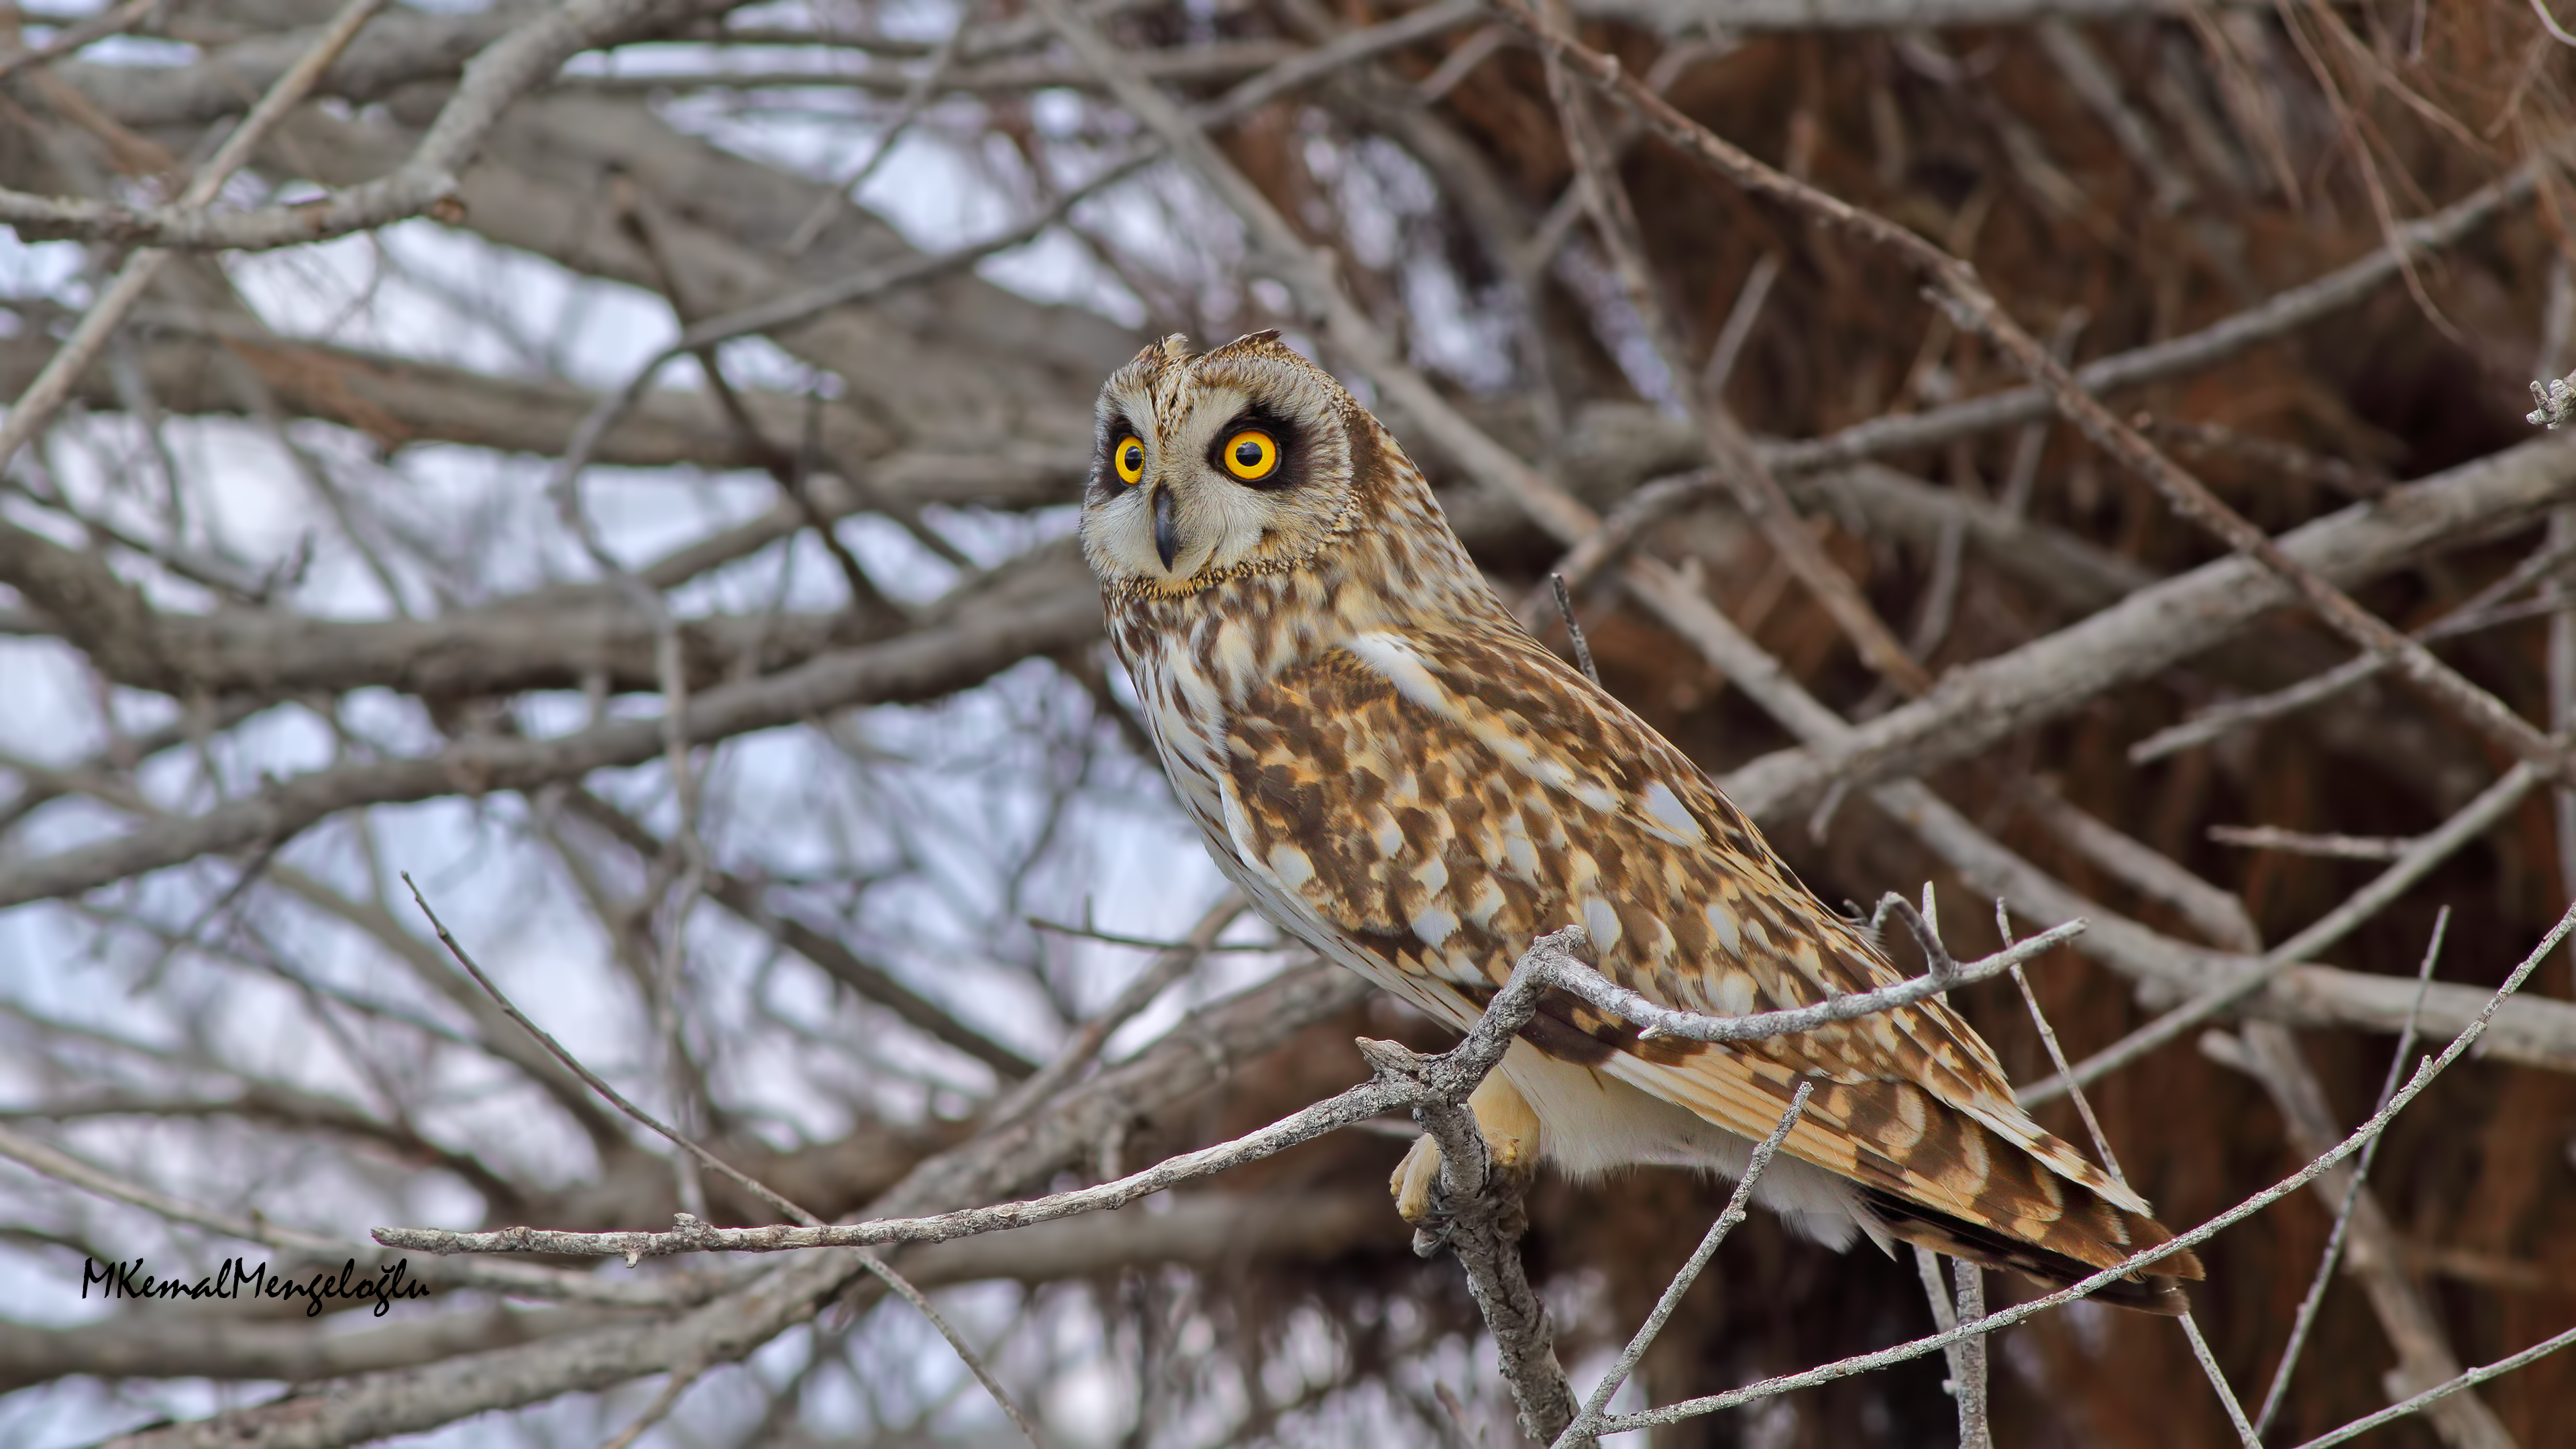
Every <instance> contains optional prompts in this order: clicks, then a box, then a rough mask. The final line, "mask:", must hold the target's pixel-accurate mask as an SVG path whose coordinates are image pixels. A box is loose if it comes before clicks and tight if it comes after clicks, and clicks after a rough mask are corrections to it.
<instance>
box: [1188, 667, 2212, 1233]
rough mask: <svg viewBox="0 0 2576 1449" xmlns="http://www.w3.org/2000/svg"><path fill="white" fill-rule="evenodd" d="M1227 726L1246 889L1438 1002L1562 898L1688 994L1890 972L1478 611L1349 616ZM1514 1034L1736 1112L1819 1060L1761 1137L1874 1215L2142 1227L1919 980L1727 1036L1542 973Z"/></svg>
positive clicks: (1600, 945)
mask: <svg viewBox="0 0 2576 1449" xmlns="http://www.w3.org/2000/svg"><path fill="white" fill-rule="evenodd" d="M1226 743H1227V756H1228V760H1227V771H1228V772H1227V775H1226V776H1225V778H1223V779H1222V780H1221V781H1220V785H1221V794H1222V796H1223V810H1224V816H1225V822H1224V823H1225V829H1226V834H1227V835H1228V837H1230V839H1231V841H1232V843H1233V846H1234V853H1235V855H1236V857H1237V859H1236V861H1235V866H1236V868H1237V870H1238V871H1239V872H1241V874H1242V875H1243V876H1244V878H1246V879H1247V881H1248V883H1250V884H1252V885H1253V886H1254V887H1255V888H1256V893H1257V894H1258V895H1259V896H1260V897H1262V898H1264V900H1265V903H1266V904H1268V905H1270V906H1271V908H1272V909H1273V911H1274V912H1275V913H1283V914H1285V915H1287V916H1289V917H1291V918H1292V919H1291V920H1290V921H1287V922H1283V924H1293V925H1298V926H1302V927H1304V928H1305V929H1304V930H1303V931H1302V932H1301V934H1306V935H1308V937H1309V939H1310V940H1314V941H1315V942H1316V943H1317V944H1318V945H1329V946H1331V947H1337V948H1339V949H1336V950H1334V951H1333V952H1332V954H1335V955H1339V956H1342V957H1344V958H1345V959H1348V958H1350V957H1351V956H1352V955H1353V954H1357V955H1358V956H1360V957H1363V958H1365V959H1363V960H1361V961H1358V962H1355V963H1354V964H1360V965H1362V966H1363V968H1364V969H1368V970H1369V974H1371V975H1373V976H1376V977H1378V978H1379V979H1380V980H1382V981H1386V982H1387V983H1388V984H1390V985H1394V986H1396V987H1397V988H1398V989H1399V990H1401V991H1402V993H1403V994H1404V995H1406V996H1407V997H1409V998H1411V999H1413V1000H1414V1001H1415V1003H1416V1004H1417V1005H1421V1006H1423V1007H1425V1008H1426V1009H1428V1010H1430V1011H1431V1012H1433V1013H1434V1014H1435V1015H1438V1016H1442V1017H1445V1018H1447V1019H1449V1020H1450V1021H1452V1022H1453V1023H1457V1024H1459V1025H1461V1026H1463V1025H1465V1024H1467V1023H1470V1022H1472V1021H1474V1019H1475V1018H1476V1016H1477V1014H1478V1013H1479V1012H1480V1011H1481V1010H1482V1007H1483V1004H1484V1002H1485V1001H1487V1000H1489V999H1491V997H1492V995H1493V993H1494V991H1495V990H1496V989H1497V988H1498V987H1499V986H1500V985H1501V983H1502V982H1503V981H1504V980H1505V979H1506V978H1507V977H1508V976H1509V974H1510V972H1511V968H1512V965H1513V963H1514V962H1515V961H1516V960H1517V958H1518V956H1519V954H1520V952H1521V951H1523V950H1524V949H1526V947H1527V945H1528V943H1529V942H1530V941H1531V940H1533V939H1535V938H1536V937H1538V936H1541V935H1544V934H1546V933H1547V932H1549V931H1553V930H1555V929H1557V928H1559V927H1561V926H1565V925H1568V924H1580V925H1582V926H1583V927H1584V928H1585V929H1586V930H1587V931H1588V932H1589V933H1590V935H1591V938H1592V943H1593V947H1594V950H1595V953H1596V959H1597V964H1598V966H1599V968H1600V970H1601V971H1602V972H1603V974H1605V975H1607V976H1608V977H1610V978H1611V979H1612V980H1614V981H1617V982H1619V983H1620V984H1622V985H1624V986H1627V987H1629V988H1630V989H1632V990H1635V991H1637V992H1639V993H1641V994H1643V995H1645V996H1646V997H1647V998H1649V999H1650V1000H1653V1001H1656V1002H1658V1003H1661V1004H1663V1005H1666V1006H1671V1007H1677V1008H1681V1009H1684V1010H1689V1011H1697V1012H1703V1013H1711V1014H1718V1015H1741V1014H1744V1013H1748V1012H1754V1011H1764V1010H1771V1009H1775V1008H1780V1007H1790V1006H1803V1005H1809V1004H1812V1003H1814V1002H1817V1001H1820V1000H1822V999H1824V998H1825V997H1826V996H1827V995H1829V994H1837V993H1848V992H1855V991H1866V990H1869V989H1871V988H1874V987H1878V986H1883V985H1887V984H1890V983H1892V982H1895V981H1898V980H1901V979H1902V973H1900V972H1899V971H1897V970H1896V969H1895V968H1894V967H1893V966H1892V965H1891V964H1889V962H1888V961H1887V960H1886V959H1885V958H1884V957H1883V956H1881V955H1880V954H1879V952H1878V951H1877V949H1876V948H1875V947H1874V946H1873V945H1872V944H1871V943H1870V942H1869V941H1868V940H1867V939H1866V938H1865V937H1863V936H1862V935H1861V934H1860V933H1859V932H1858V931H1856V930H1855V929H1853V928H1852V927H1851V926H1850V925H1849V924H1848V923H1846V922H1844V921H1843V920H1842V919H1841V917H1839V916H1837V915H1836V914H1834V913H1833V912H1832V911H1831V910H1829V909H1827V908H1826V907H1824V906H1823V905H1822V904H1821V903H1820V902H1818V901H1817V900H1816V899H1815V898H1814V896H1812V895H1811V894H1810V893H1809V892H1808V891H1807V890H1806V888H1805V887H1804V886H1802V885H1800V884H1799V883H1798V881H1797V880H1796V878H1795V877H1794V876H1792V875H1791V874H1790V872H1789V870H1788V868H1787V867H1786V866H1785V865H1783V864H1782V863H1781V862H1780V861H1779V859H1778V858H1777V857H1776V856H1774V855H1773V854H1772V853H1771V851H1770V849H1769V848H1768V847H1767V846H1766V845H1764V844H1763V842H1762V840H1761V838H1760V837H1759V835H1757V834H1756V833H1755V831H1754V829H1753V826H1752V824H1751V823H1750V822H1749V821H1748V820H1747V819H1746V818H1745V817H1744V815H1743V814H1742V813H1741V812H1740V811H1738V810H1737V809H1736V808H1735V807H1734V806H1733V805H1732V804H1731V803H1729V802H1728V801H1727V800H1726V798H1725V797H1724V796H1723V795H1721V794H1719V793H1718V791H1717V789H1716V788H1715V787H1714V786H1713V785H1711V784H1709V783H1708V781H1707V780H1706V778H1705V777H1704V776H1702V775H1701V773H1700V772H1699V770H1698V769H1697V767H1695V766H1694V765H1693V764H1692V763H1691V762H1690V760H1689V759H1688V758H1687V757H1686V756H1684V755H1682V754H1681V752H1680V751H1678V750H1676V749H1674V748H1673V747H1672V746H1671V745H1670V744H1668V743H1667V742H1666V741H1665V740H1664V739H1663V738H1662V737H1661V736H1660V735H1658V734H1656V733H1655V732H1654V730H1653V729H1651V728H1650V727H1648V726H1647V725H1646V724H1645V723H1644V722H1643V721H1642V720H1639V719H1638V718H1637V717H1636V716H1635V715H1633V714H1631V713H1629V712H1628V711H1627V710H1626V709H1625V708H1624V707H1623V706H1621V705H1620V704H1619V703H1618V702H1617V701H1616V700H1613V699H1611V698H1610V697H1609V696H1608V695H1607V694H1605V693H1603V692H1602V691H1600V690H1599V689H1597V688H1596V687H1594V686H1593V685H1592V684H1591V683H1590V682H1589V681H1588V680H1585V679H1583V678H1582V677H1580V676H1579V675H1576V674H1575V673H1574V672H1573V671H1571V670H1569V669H1567V668H1566V667H1565V666H1564V665H1563V664H1561V663H1560V662H1559V661H1558V660H1557V659H1556V658H1555V656H1554V655H1552V654H1549V653H1548V652H1547V651H1545V650H1544V649H1542V648H1540V647H1539V646H1538V645H1537V643H1536V642H1535V641H1534V640H1531V639H1529V638H1528V637H1527V636H1526V635H1523V634H1520V633H1519V632H1518V631H1516V630H1509V629H1506V628H1505V627H1503V626H1500V625H1499V624H1497V625H1494V626H1491V627H1486V626H1482V625H1481V624H1476V623H1474V622H1473V621H1471V626H1470V627H1469V628H1467V629H1462V630H1460V631H1458V632H1450V633H1425V632H1408V633H1405V634H1403V635H1397V634H1393V633H1369V634H1359V635H1355V636H1352V637H1351V638H1349V639H1347V640H1345V641H1343V643H1342V644H1341V645H1340V646H1339V647H1336V648H1331V649H1327V650H1325V651H1323V652H1322V653H1321V654H1320V655H1318V656H1317V657H1315V658H1314V659H1312V660H1311V661H1309V662H1307V663H1305V664H1302V665H1299V666H1296V667H1293V668H1291V669H1289V670H1287V671H1285V672H1284V673H1282V674H1280V675H1278V676H1276V677H1275V678H1274V679H1273V680H1272V681H1270V682H1269V683H1268V684H1267V685H1265V686H1262V687H1260V688H1259V689H1258V690H1257V691H1256V693H1255V696H1254V697H1253V698H1251V699H1248V700H1245V701H1242V703H1241V706H1240V707H1239V708H1238V709H1237V710H1235V711H1234V712H1233V716H1232V718H1231V719H1230V721H1229V726H1228V737H1227V742H1226ZM1299 918H1301V919H1299ZM1524 1036H1525V1037H1527V1038H1528V1039H1529V1040H1530V1041H1531V1043H1532V1044H1533V1045H1535V1046H1537V1047H1538V1048H1539V1049H1540V1050H1542V1051H1544V1052H1546V1053H1548V1054H1549V1055H1551V1056H1555V1057H1559V1058H1562V1059H1565V1060H1569V1061H1574V1062H1577V1063H1580V1064H1583V1065H1586V1066H1591V1067H1594V1068H1596V1069H1598V1070H1601V1071H1604V1072H1607V1073H1609V1074H1611V1075H1613V1076H1616V1077H1618V1078H1620V1079H1623V1080H1625V1081H1628V1082H1630V1083H1632V1084H1633V1085H1635V1086H1637V1087H1639V1088H1641V1089H1642V1090H1644V1091H1646V1092H1647V1093H1649V1094H1651V1095H1653V1096H1655V1097H1658V1098H1661V1099H1663V1100H1665V1101H1668V1102H1672V1103H1674V1104H1676V1105H1679V1106H1682V1107H1685V1108H1687V1109H1689V1110H1690V1111H1692V1112H1694V1113H1696V1114H1698V1115H1699V1116H1700V1117H1701V1118H1703V1119H1705V1120H1707V1121H1710V1122H1713V1123H1716V1124H1717V1125H1719V1126H1721V1127H1725V1128H1727V1129H1729V1130H1731V1131H1734V1132H1737V1133H1740V1134H1743V1135H1745V1136H1748V1137H1753V1138H1760V1137H1763V1136H1765V1135H1767V1134H1768V1133H1769V1132H1770V1131H1771V1129H1772V1128H1773V1127H1774V1126H1775V1125H1776V1124H1777V1123H1778V1121H1779V1118H1780V1116H1781V1114H1782V1112H1783V1111H1784V1110H1785V1109H1786V1106H1787V1103H1788V1100H1789V1098H1790V1096H1791V1094H1792V1093H1793V1092H1794V1091H1795V1090H1796V1084H1797V1081H1798V1079H1799V1078H1801V1077H1815V1078H1820V1079H1822V1080H1821V1082H1820V1084H1819V1087H1818V1090H1817V1092H1816V1094H1815V1096H1814V1098H1813V1099H1812V1101H1811V1102H1810V1104H1809V1107H1808V1109H1807V1112H1806V1114H1805V1116H1804V1117H1803V1118H1802V1120H1801V1122H1800V1123H1799V1125H1798V1127H1797V1128H1796V1129H1795V1130H1794V1131H1793V1132H1792V1133H1791V1135H1790V1136H1789V1138H1788V1139H1787V1141H1786V1143H1785V1147H1786V1149H1787V1150H1788V1151H1789V1152H1790V1153H1792V1154H1793V1155H1795V1156H1797V1157H1800V1158H1803V1159H1805V1160H1807V1161H1809V1162H1813V1163H1815V1164H1817V1165H1818V1166H1821V1167H1824V1168H1826V1169H1828V1170H1830V1171H1833V1172H1835V1173H1838V1174H1840V1175H1842V1176H1844V1177H1846V1178H1849V1179H1852V1180H1854V1181H1856V1182H1858V1183H1860V1184H1861V1185H1862V1187H1863V1189H1864V1190H1865V1192H1866V1193H1867V1194H1868V1195H1869V1197H1870V1200H1871V1202H1872V1205H1873V1207H1874V1208H1876V1209H1877V1210H1879V1211H1880V1213H1881V1216H1882V1217H1883V1218H1885V1219H1887V1220H1888V1223H1889V1226H1891V1227H1894V1228H1896V1229H1897V1230H1898V1233H1899V1236H1906V1237H1914V1238H1916V1239H1917V1240H1923V1239H1925V1238H1927V1237H1943V1235H1945V1234H1946V1235H1947V1236H1946V1238H1944V1242H1943V1245H1944V1246H1947V1245H1948V1243H1949V1241H1950V1240H1954V1239H1958V1238H1959V1237H1960V1235H1961V1233H1963V1232H1967V1233H1970V1234H1983V1235H2002V1236H2005V1237H2008V1238H2010V1239H2012V1240H2015V1241H2017V1242H2020V1243H2028V1244H2034V1245H2037V1246H2040V1247H2042V1248H2044V1249H2046V1250H2048V1251H2049V1252H2052V1253H2059V1254H2063V1255H2064V1256H2066V1257H2069V1258H2073V1259H2075V1260H2076V1261H2078V1262H2083V1263H2091V1264H2094V1265H2096V1266H2108V1265H2109V1264H2111V1263H2113V1262H2116V1261H2118V1260H2119V1259H2120V1258H2121V1257H2123V1256H2125V1255H2126V1254H2127V1253H2129V1252H2132V1251H2135V1250H2136V1248H2137V1247H2139V1246H2144V1245H2145V1244H2148V1243H2153V1242H2158V1241H2162V1240H2163V1239H2164V1238H2165V1237H2166V1236H2167V1234H2166V1233H2165V1232H2164V1230H2163V1229H2162V1228H2161V1227H2158V1226H2157V1225H2155V1223H2154V1222H2153V1221H2152V1218H2151V1217H2150V1209H2149V1208H2148V1206H2147V1204H2146V1203H2145V1201H2144V1200H2142V1199H2141V1198H2139V1197H2138V1195H2137V1194H2136V1193H2134V1192H2132V1191H2130V1190H2129V1189H2128V1188H2127V1187H2125V1186H2124V1185H2122V1184H2120V1183H2118V1182H2115V1181H2114V1180H2112V1179H2111V1178H2110V1177H2109V1176H2108V1175H2106V1174H2105V1173H2103V1172H2102V1171H2101V1170H2100V1169H2099V1168H2097V1167H2095V1166H2094V1165H2093V1164H2092V1163H2091V1162H2089V1161H2086V1160H2085V1159H2084V1158H2083V1157H2082V1156H2081V1155H2079V1154H2078V1153H2077V1152H2075V1151H2074V1149H2073V1148H2071V1147H2069V1146H2068V1145H2067V1144H2066V1143H2064V1142H2062V1141H2060V1140H2058V1139H2057V1138H2055V1137H2052V1136H2050V1135H2049V1134H2048V1133H2046V1132H2043V1131H2041V1130H2040V1128H2039V1127H2038V1126H2037V1125H2036V1124H2035V1123H2033V1122H2032V1121H2031V1120H2030V1119H2029V1118H2028V1117H2027V1116H2025V1115H2024V1114H2023V1113H2022V1112H2021V1110H2020V1109H2019V1108H2018V1107H2017V1106H2015V1104H2014V1102H2013V1099H2012V1092H2011V1089H2010V1087H2009V1085H2008V1083H2007V1081H2006V1079H2005V1076H2004V1073H2003V1069H2002V1067H2001V1065H2000V1064H1999V1063H1998V1062H1997V1061H1996V1059H1995V1057H1994V1053H1993V1052H1992V1050H1991V1049H1990V1048H1988V1047H1987V1045H1986V1044H1985V1042H1984V1041H1983V1040H1981V1039H1980V1038H1979V1037H1978V1036H1977V1034H1976V1033H1975V1032H1974V1031H1973V1030H1971V1029H1970V1028H1969V1026H1968V1025H1967V1023H1966V1022H1965V1021H1964V1020H1962V1019H1961V1018H1960V1017H1959V1016H1958V1014H1957V1013H1956V1012H1954V1011H1952V1010H1951V1009H1950V1008H1949V1006H1948V1005H1947V1004H1945V1003H1942V1002H1940V1001H1937V1000H1936V1001H1926V1002H1924V1003H1921V1004H1919V1005H1916V1006H1912V1007H1907V1008H1904V1009H1902V1010H1899V1011H1892V1012H1882V1013H1879V1014H1877V1015H1873V1016H1867V1017H1862V1018H1859V1019H1856V1020H1852V1021H1847V1022H1838V1023H1834V1024H1831V1025H1828V1026H1826V1027H1823V1028H1821V1029H1819V1030H1817V1031H1814V1032H1810V1033H1806V1034H1803V1035H1799V1036H1795V1037H1784V1038H1778V1039H1774V1040H1770V1041H1764V1042H1753V1043H1745V1044H1741V1045H1737V1046H1732V1047H1729V1046H1716V1045H1710V1044H1705V1043H1691V1042H1675V1041H1669V1040H1663V1039H1658V1040H1655V1041H1641V1040H1639V1037H1638V1033H1637V1031H1636V1029H1635V1028H1633V1027H1631V1026H1629V1025H1628V1024H1627V1023H1625V1022H1623V1021H1621V1020H1619V1019H1617V1018H1615V1017H1608V1016H1605V1015H1604V1014H1603V1013H1601V1012H1599V1011H1596V1010H1595V1009H1593V1008H1592V1007H1591V1006H1589V1005H1587V1004H1585V1003H1582V1002H1580V1001H1577V1000H1574V999H1573V998H1570V997H1565V996H1563V995H1561V994H1558V993H1550V999H1549V1000H1548V1001H1546V1002H1545V1003H1544V1004H1543V1006H1542V1008H1541V1012H1540V1015H1539V1017H1538V1018H1537V1019H1536V1020H1534V1021H1533V1022H1532V1024H1531V1026H1530V1027H1529V1028H1528V1029H1527V1030H1526V1031H1525V1032H1524ZM2070 1186H2072V1187H2073V1188H2074V1189H2076V1190H2074V1191H2069V1190H2068V1188H2069V1187H2070ZM1927 1214H1928V1216H1927ZM1909 1226H1910V1227H1911V1228H1912V1229H1913V1230H1912V1231H1908V1228H1909ZM1988 1246H1989V1247H1990V1248H1993V1245H1991V1244H1989V1245H1988ZM1993 1251H1994V1252H2000V1251H2001V1250H2000V1249H1993ZM1973 1256H1981V1257H1989V1258H1990V1260H1993V1259H1992V1257H1991V1254H1975V1255H1973ZM2004 1260H2009V1255H2005V1259H2004ZM2164 1271H2168V1272H2182V1273H2185V1274H2186V1275H2190V1276H2196V1272H2197V1270H2196V1265H2191V1266H2185V1265H2183V1264H2180V1263H2171V1262H2169V1263H2168V1265H2166V1266H2165V1268H2164Z"/></svg>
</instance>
